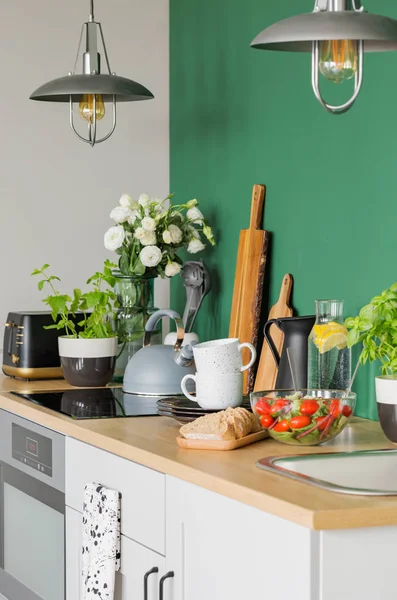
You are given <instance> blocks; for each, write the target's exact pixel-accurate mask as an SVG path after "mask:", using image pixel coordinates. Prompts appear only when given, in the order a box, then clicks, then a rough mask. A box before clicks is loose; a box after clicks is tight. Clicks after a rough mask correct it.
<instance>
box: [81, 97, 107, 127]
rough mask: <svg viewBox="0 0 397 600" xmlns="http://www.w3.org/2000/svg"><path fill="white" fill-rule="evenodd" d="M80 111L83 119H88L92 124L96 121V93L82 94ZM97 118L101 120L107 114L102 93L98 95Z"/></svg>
mask: <svg viewBox="0 0 397 600" xmlns="http://www.w3.org/2000/svg"><path fill="white" fill-rule="evenodd" d="M79 112H80V116H81V118H82V119H84V120H85V121H88V123H90V124H91V125H92V124H93V122H94V94H84V95H83V96H81V100H80V104H79ZM95 112H96V120H97V121H100V120H101V119H103V117H104V116H105V104H104V102H103V98H102V96H101V95H100V94H97V95H96V111H95Z"/></svg>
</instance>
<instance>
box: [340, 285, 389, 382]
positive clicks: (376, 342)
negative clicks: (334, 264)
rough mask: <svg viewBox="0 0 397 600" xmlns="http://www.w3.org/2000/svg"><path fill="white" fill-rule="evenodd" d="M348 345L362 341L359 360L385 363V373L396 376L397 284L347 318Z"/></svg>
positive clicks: (383, 364) (383, 371)
mask: <svg viewBox="0 0 397 600" xmlns="http://www.w3.org/2000/svg"><path fill="white" fill-rule="evenodd" d="M345 325H346V327H347V328H348V329H349V333H348V336H347V343H348V346H354V345H355V344H358V343H360V342H362V344H363V349H362V352H361V354H360V362H361V363H362V364H365V363H366V362H373V361H375V360H379V361H380V362H381V363H382V375H389V376H392V377H393V378H397V283H393V285H392V286H391V287H389V288H388V289H387V290H384V291H383V292H382V293H381V294H380V296H375V297H374V298H372V300H371V302H370V303H369V304H367V305H366V306H363V308H362V309H361V310H360V312H359V314H358V315H357V316H356V317H350V318H348V319H346V321H345Z"/></svg>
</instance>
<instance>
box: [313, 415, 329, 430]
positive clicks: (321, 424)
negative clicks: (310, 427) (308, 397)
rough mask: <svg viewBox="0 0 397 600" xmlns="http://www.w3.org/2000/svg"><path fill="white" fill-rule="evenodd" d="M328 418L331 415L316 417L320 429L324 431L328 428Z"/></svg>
mask: <svg viewBox="0 0 397 600" xmlns="http://www.w3.org/2000/svg"><path fill="white" fill-rule="evenodd" d="M328 419H329V416H327V417H316V423H317V425H318V429H319V430H320V431H323V429H325V428H326V426H327V423H328Z"/></svg>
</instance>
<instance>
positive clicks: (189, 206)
mask: <svg viewBox="0 0 397 600" xmlns="http://www.w3.org/2000/svg"><path fill="white" fill-rule="evenodd" d="M197 204H198V201H197V200H196V198H193V200H189V202H187V203H186V206H187V207H188V208H193V207H194V206H197Z"/></svg>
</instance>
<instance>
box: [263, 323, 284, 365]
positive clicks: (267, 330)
mask: <svg viewBox="0 0 397 600" xmlns="http://www.w3.org/2000/svg"><path fill="white" fill-rule="evenodd" d="M272 325H277V327H278V328H279V329H281V327H280V324H279V320H278V319H270V321H268V322H267V323H266V325H265V328H264V330H263V335H264V338H265V340H266V341H267V343H268V344H269V347H270V350H271V351H272V354H273V358H274V360H275V361H276V364H277V366H279V365H280V355H279V353H278V350H277V348H276V346H275V344H274V341H273V338H272V336H271V335H270V327H271V326H272Z"/></svg>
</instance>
